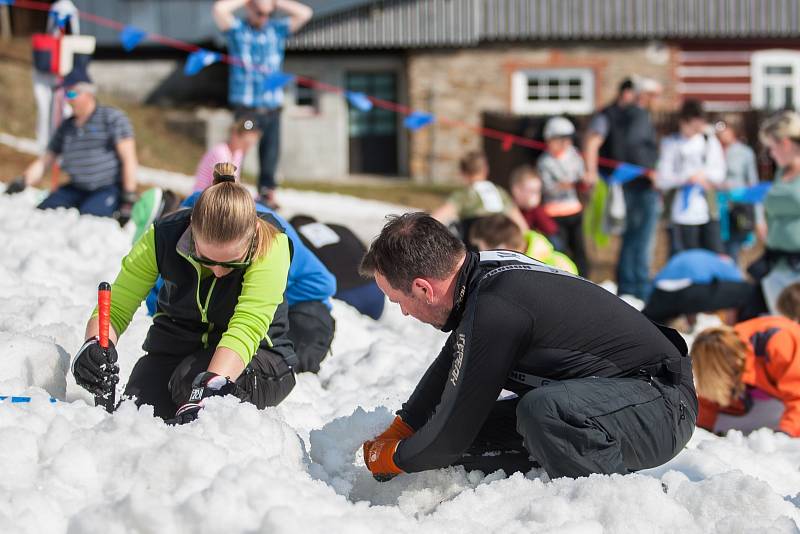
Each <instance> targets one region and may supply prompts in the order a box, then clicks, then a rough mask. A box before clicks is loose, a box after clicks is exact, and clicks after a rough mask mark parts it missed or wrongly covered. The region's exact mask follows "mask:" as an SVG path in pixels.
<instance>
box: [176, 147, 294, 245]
mask: <svg viewBox="0 0 800 534" xmlns="http://www.w3.org/2000/svg"><path fill="white" fill-rule="evenodd" d="M235 173H236V166H235V165H234V164H233V163H227V162H226V163H217V164H216V165H214V185H212V186H211V187H209V188H208V189H206V190H205V191H203V193H202V194H201V195H200V198H198V199H197V203H196V204H195V206H194V210H193V211H192V223H191V225H192V226H191V227H192V234H193V235H195V236H196V237H198V238H199V239H202V240H203V241H206V242H208V243H212V244H216V245H218V244H227V243H234V242H242V243H245V242H247V243H249V242H250V240H253V239H254V241H255V247H254V252H253V255H252V257H251V259H252V260H256V259H259V258H262V257H264V256H266V255H267V254H268V253H269V250H270V247H271V245H272V242H273V241H274V240H275V237H276V236H277V235H278V233H279V232H278V230H277V229H276V228H275V227H273V226H272V225H270V224H267V223H266V222H265V221H263V220H261V219H259V217H258V215H257V213H256V204H255V201H254V200H253V197H252V196H251V195H250V192H249V191H247V189H245V188H244V187H243V186H242V185H240V184H238V183H236V182H235V181H233V179H234V178H233V177H234V174H235Z"/></svg>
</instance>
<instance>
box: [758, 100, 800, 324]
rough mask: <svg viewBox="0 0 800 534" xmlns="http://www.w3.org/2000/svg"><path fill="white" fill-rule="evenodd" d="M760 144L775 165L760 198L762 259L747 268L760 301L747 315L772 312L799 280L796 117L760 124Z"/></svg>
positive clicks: (785, 114)
mask: <svg viewBox="0 0 800 534" xmlns="http://www.w3.org/2000/svg"><path fill="white" fill-rule="evenodd" d="M760 137H761V142H762V143H764V145H765V146H766V147H767V148H768V149H769V153H770V156H771V157H772V159H774V160H775V163H776V164H777V166H778V172H777V174H776V176H775V180H774V183H773V185H772V187H771V188H770V190H769V193H767V196H766V198H765V199H764V211H765V213H766V220H767V222H766V228H763V227H762V228H760V231H759V233H760V234H761V235H766V251H765V254H764V256H763V257H762V258H761V259H760V260H759V261H758V262H756V263H755V264H754V265H751V266H750V268H749V269H748V271H749V273H750V275H751V276H753V278H754V279H756V280H759V281H760V282H761V289H762V290H763V298H757V299H755V300H756V301H758V302H754V303H753V306H754V307H753V308H750V309H749V310H748V311H749V312H750V315H749V316H756V315H758V314H759V313H762V312H764V311H766V310H769V311H770V313H773V314H774V313H776V311H777V310H776V306H775V302H776V300H777V298H778V294H779V293H780V292H781V291H782V290H783V288H784V287H786V286H788V285H790V284H792V283H793V282H796V281H798V280H800V114H799V113H797V112H796V111H782V112H780V113H778V114H776V115H774V116H772V117H770V118H769V119H767V121H766V122H765V123H764V124H763V126H762V127H761V131H760Z"/></svg>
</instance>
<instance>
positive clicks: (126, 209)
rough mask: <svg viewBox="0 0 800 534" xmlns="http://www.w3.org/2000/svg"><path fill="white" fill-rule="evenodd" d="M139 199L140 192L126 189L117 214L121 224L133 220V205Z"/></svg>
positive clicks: (123, 224)
mask: <svg viewBox="0 0 800 534" xmlns="http://www.w3.org/2000/svg"><path fill="white" fill-rule="evenodd" d="M137 200H139V194H138V193H136V192H135V191H124V192H123V193H122V196H121V197H120V199H119V210H118V214H117V221H119V225H120V226H125V224H127V222H128V221H129V220H131V213H132V212H133V205H134V204H136V201H137Z"/></svg>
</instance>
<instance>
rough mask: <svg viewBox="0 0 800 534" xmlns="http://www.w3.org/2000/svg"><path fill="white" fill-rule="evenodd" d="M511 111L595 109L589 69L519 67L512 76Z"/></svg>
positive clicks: (555, 112)
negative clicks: (525, 68)
mask: <svg viewBox="0 0 800 534" xmlns="http://www.w3.org/2000/svg"><path fill="white" fill-rule="evenodd" d="M511 84H512V87H511V107H512V111H514V113H530V114H545V115H552V114H560V113H574V114H582V113H591V112H592V111H594V72H593V71H592V69H535V70H534V69H531V70H518V71H516V72H515V73H514V74H513V75H512V79H511Z"/></svg>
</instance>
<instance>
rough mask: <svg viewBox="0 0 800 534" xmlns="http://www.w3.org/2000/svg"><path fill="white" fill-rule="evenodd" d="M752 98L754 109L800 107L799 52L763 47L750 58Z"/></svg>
mask: <svg viewBox="0 0 800 534" xmlns="http://www.w3.org/2000/svg"><path fill="white" fill-rule="evenodd" d="M750 72H751V76H750V83H751V91H750V100H751V103H752V104H753V107H754V108H757V109H766V110H777V109H785V108H792V109H797V108H798V107H800V52H795V51H793V50H763V51H759V52H755V53H753V55H752V56H751V58H750Z"/></svg>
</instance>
